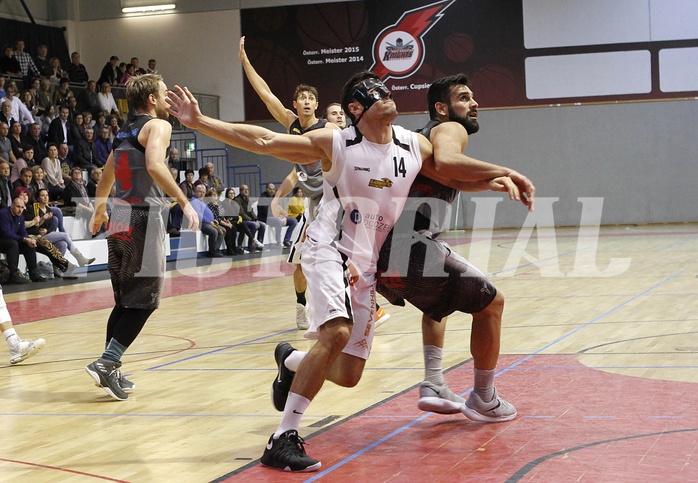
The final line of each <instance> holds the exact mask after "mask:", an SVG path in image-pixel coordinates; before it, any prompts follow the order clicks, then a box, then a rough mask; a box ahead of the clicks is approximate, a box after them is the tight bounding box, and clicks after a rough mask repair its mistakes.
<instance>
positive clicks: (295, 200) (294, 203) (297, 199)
mask: <svg viewBox="0 0 698 483" xmlns="http://www.w3.org/2000/svg"><path fill="white" fill-rule="evenodd" d="M303 213H305V198H303V190H302V189H301V187H300V186H296V187H295V188H294V189H293V191H291V199H290V200H289V201H288V216H292V217H294V218H296V219H297V220H300V219H301V216H302V215H303Z"/></svg>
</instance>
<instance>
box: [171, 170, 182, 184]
mask: <svg viewBox="0 0 698 483" xmlns="http://www.w3.org/2000/svg"><path fill="white" fill-rule="evenodd" d="M170 174H171V175H172V179H173V180H175V183H177V184H179V183H180V181H179V170H178V169H177V168H172V167H171V168H170Z"/></svg>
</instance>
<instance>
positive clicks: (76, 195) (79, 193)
mask: <svg viewBox="0 0 698 483" xmlns="http://www.w3.org/2000/svg"><path fill="white" fill-rule="evenodd" d="M63 200H64V201H65V206H66V207H68V208H72V209H69V210H68V212H73V214H74V216H75V219H76V221H77V220H80V221H82V222H83V223H85V224H87V223H88V222H89V221H90V218H92V213H94V207H93V206H92V202H91V201H90V197H89V196H88V194H87V187H86V186H85V180H84V179H83V178H82V170H81V169H80V168H78V167H77V166H75V167H73V169H71V170H70V182H69V183H67V185H66V188H65V195H64V197H63Z"/></svg>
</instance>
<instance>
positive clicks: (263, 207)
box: [257, 183, 298, 247]
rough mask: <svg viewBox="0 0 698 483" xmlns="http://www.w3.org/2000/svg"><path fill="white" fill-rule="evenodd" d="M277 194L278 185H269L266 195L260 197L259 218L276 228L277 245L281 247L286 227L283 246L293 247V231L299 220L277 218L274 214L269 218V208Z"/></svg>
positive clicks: (258, 203)
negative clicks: (283, 229)
mask: <svg viewBox="0 0 698 483" xmlns="http://www.w3.org/2000/svg"><path fill="white" fill-rule="evenodd" d="M275 194H276V185H274V183H267V188H266V190H264V193H262V194H261V195H259V201H258V202H257V217H258V218H259V221H261V222H264V223H266V224H267V225H268V226H271V227H273V228H274V233H275V234H276V245H277V246H281V231H282V228H283V227H284V226H286V234H285V235H284V241H283V246H284V247H290V246H291V237H292V236H293V230H294V229H295V228H296V225H297V224H298V220H297V219H296V218H295V217H291V216H286V215H284V216H280V217H276V216H274V215H273V214H272V215H271V216H269V207H270V206H271V202H272V200H273V199H274V195H275Z"/></svg>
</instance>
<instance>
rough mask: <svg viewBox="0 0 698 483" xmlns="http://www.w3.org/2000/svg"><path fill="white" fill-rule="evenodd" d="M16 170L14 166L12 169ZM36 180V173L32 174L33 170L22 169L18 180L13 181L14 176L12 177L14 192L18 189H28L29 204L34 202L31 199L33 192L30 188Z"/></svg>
mask: <svg viewBox="0 0 698 483" xmlns="http://www.w3.org/2000/svg"><path fill="white" fill-rule="evenodd" d="M12 168H14V166H13V167H12ZM33 179H34V173H32V170H31V168H27V167H24V168H22V169H21V171H20V173H19V178H17V179H16V180H14V181H12V175H10V181H12V192H13V193H14V191H15V190H16V189H17V188H27V194H28V196H29V202H33V201H34V200H33V199H32V198H31V196H32V192H31V190H30V189H29V186H30V185H31V184H32V180H33Z"/></svg>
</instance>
